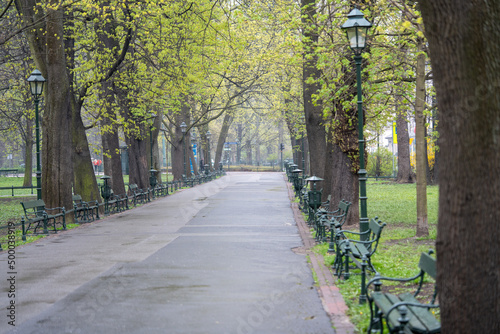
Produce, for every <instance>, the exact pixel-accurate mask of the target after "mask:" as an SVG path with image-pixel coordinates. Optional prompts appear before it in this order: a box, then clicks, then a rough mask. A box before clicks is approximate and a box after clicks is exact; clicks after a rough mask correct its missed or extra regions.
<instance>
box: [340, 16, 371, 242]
mask: <svg viewBox="0 0 500 334" xmlns="http://www.w3.org/2000/svg"><path fill="white" fill-rule="evenodd" d="M347 18H348V19H347V21H346V22H345V23H344V24H343V25H342V29H344V30H345V31H346V34H347V39H348V40H349V44H350V47H351V49H352V50H353V51H354V61H355V62H356V81H357V90H358V143H359V172H358V175H359V201H360V214H359V231H360V232H361V233H363V232H365V231H367V230H368V214H367V210H366V199H367V197H366V169H365V156H364V155H365V139H364V136H363V126H364V124H363V99H362V94H361V60H362V59H363V57H362V56H361V52H362V51H363V49H364V48H365V46H366V35H367V31H368V29H369V28H370V27H371V26H372V24H371V23H370V22H369V21H368V20H366V19H365V17H364V15H363V13H362V12H361V11H360V10H359V9H357V8H356V9H353V10H352V11H351V12H350V13H349V14H348V15H347ZM367 238H368V236H367V235H361V240H362V241H366V240H367Z"/></svg>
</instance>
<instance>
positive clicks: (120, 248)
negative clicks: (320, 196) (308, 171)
mask: <svg viewBox="0 0 500 334" xmlns="http://www.w3.org/2000/svg"><path fill="white" fill-rule="evenodd" d="M292 207H293V205H292ZM294 211H296V210H292V209H291V207H290V200H289V198H288V192H287V186H286V184H285V182H284V181H283V176H282V175H281V174H278V173H229V175H228V176H225V177H223V178H221V179H219V180H216V181H213V182H210V183H206V184H203V185H199V186H196V187H194V188H191V189H185V190H182V191H180V192H177V193H175V194H174V195H171V196H167V197H165V198H162V199H159V200H156V201H154V202H152V203H149V204H146V205H144V206H141V207H139V208H136V209H133V210H129V211H126V212H123V213H121V214H117V215H112V216H109V217H107V218H106V219H103V220H100V221H98V222H95V223H92V224H87V225H82V226H81V227H79V228H77V229H74V230H71V231H66V232H63V233H59V234H57V235H52V236H50V237H47V238H44V239H41V240H40V241H38V242H36V243H33V244H30V245H26V246H23V247H19V248H18V249H16V254H15V256H16V274H15V275H13V276H15V282H14V289H15V294H16V296H15V298H10V297H8V291H7V290H8V289H7V288H3V289H2V291H3V293H2V294H1V295H0V306H1V308H2V309H3V310H4V311H3V312H4V315H2V316H1V317H0V319H2V320H1V322H0V333H5V332H8V331H9V330H10V331H11V332H12V333H297V334H299V333H300V334H303V333H325V334H327V333H349V329H348V326H347V325H345V324H347V323H346V322H345V319H346V318H345V316H343V315H342V314H343V312H342V303H341V302H340V300H339V299H337V296H336V295H335V289H334V288H332V287H331V286H330V284H329V282H331V281H333V279H332V278H330V277H328V275H327V274H328V270H326V268H322V267H321V266H322V264H321V263H322V262H321V259H318V258H317V257H316V256H315V255H314V254H310V256H311V261H312V265H313V268H314V270H315V272H316V274H318V279H319V282H318V283H319V295H318V291H317V289H316V287H315V285H314V281H313V279H312V274H311V271H310V269H309V267H308V265H307V260H306V257H305V256H304V252H307V248H308V247H309V246H310V244H308V241H306V245H305V247H304V245H303V244H302V240H301V238H300V235H302V236H303V238H304V237H306V236H307V233H309V232H308V228H307V226H306V225H305V224H304V223H303V221H302V222H301V221H300V215H298V218H297V215H296V214H295V217H296V218H295V219H298V221H297V225H296V224H295V220H294ZM297 227H299V229H297ZM299 232H300V235H299ZM304 240H307V238H306V239H304ZM292 249H293V250H295V252H292V251H291V250H292ZM300 249H303V250H304V251H302V252H301V251H299V250H300ZM0 267H1V268H2V269H1V271H0V273H1V274H0V279H1V280H2V281H3V282H6V281H7V279H8V278H9V275H8V274H7V273H8V268H7V253H6V252H3V253H0ZM323 272H324V273H323ZM330 276H331V275H330ZM2 287H3V286H2ZM319 296H321V298H319ZM12 300H14V301H15V307H16V308H15V321H16V322H15V324H16V327H15V328H14V327H12V326H9V325H8V323H7V322H8V321H9V319H8V317H6V315H7V312H8V310H7V305H9V302H11V301H12ZM339 303H340V308H339V307H337V306H338V305H339ZM325 309H326V310H327V312H325ZM327 313H328V314H327ZM331 321H333V322H334V324H335V325H334V327H335V328H336V330H334V329H332V322H331Z"/></svg>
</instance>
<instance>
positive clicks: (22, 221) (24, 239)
mask: <svg viewBox="0 0 500 334" xmlns="http://www.w3.org/2000/svg"><path fill="white" fill-rule="evenodd" d="M24 224H25V221H24V217H22V218H21V226H22V229H23V236H22V239H23V241H26V228H25V226H24Z"/></svg>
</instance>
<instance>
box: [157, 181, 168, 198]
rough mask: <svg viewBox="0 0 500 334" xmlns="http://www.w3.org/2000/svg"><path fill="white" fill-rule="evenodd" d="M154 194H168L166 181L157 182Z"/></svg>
mask: <svg viewBox="0 0 500 334" xmlns="http://www.w3.org/2000/svg"><path fill="white" fill-rule="evenodd" d="M155 191H156V196H167V195H168V183H158V184H157V185H156V187H155Z"/></svg>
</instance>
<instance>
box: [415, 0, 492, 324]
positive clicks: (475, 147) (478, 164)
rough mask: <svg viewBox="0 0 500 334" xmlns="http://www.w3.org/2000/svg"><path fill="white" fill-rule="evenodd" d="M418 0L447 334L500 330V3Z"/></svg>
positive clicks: (439, 274) (488, 0)
mask: <svg viewBox="0 0 500 334" xmlns="http://www.w3.org/2000/svg"><path fill="white" fill-rule="evenodd" d="M419 3H420V9H421V11H422V16H423V19H424V23H425V27H426V29H425V31H426V35H427V39H428V44H429V49H430V54H431V62H432V68H433V73H434V82H435V86H436V92H437V100H438V102H439V116H440V117H439V118H440V123H439V132H440V140H441V141H440V150H441V159H440V165H439V169H440V182H439V184H440V187H439V188H440V189H439V218H438V220H439V223H438V237H437V241H436V248H437V284H438V290H439V299H440V310H441V312H440V313H441V324H442V333H454V334H461V333H464V334H465V333H500V289H499V287H500V266H499V262H498V259H499V258H500V246H499V243H498V240H500V229H499V222H500V205H498V201H499V198H500V188H499V185H500V173H499V172H498V171H499V170H500V150H499V148H498V147H499V143H500V112H499V110H500V99H499V98H498V88H499V87H500V76H498V73H499V71H500V65H499V62H498V55H499V54H500V44H498V40H499V39H500V35H499V33H500V21H499V20H498V18H499V17H500V2H498V1H492V0H485V1H465V0H424V1H421V2H419Z"/></svg>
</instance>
